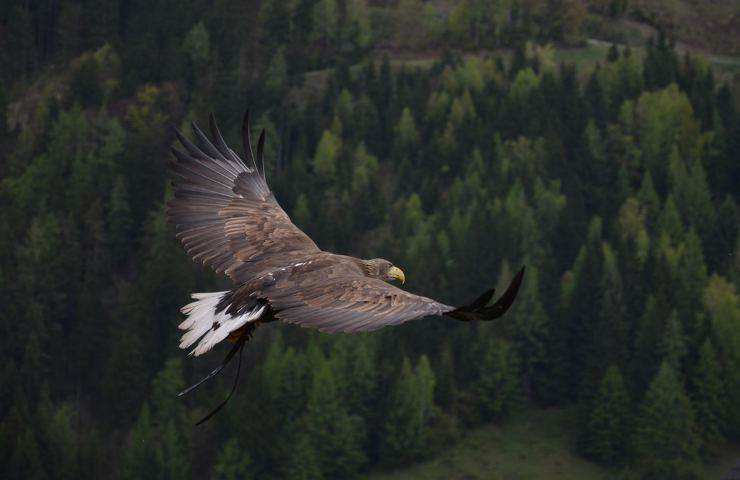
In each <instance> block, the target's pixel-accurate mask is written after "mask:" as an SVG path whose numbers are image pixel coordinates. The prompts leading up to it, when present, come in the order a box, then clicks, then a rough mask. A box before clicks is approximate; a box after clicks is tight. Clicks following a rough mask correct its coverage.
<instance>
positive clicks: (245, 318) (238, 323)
mask: <svg viewBox="0 0 740 480" xmlns="http://www.w3.org/2000/svg"><path fill="white" fill-rule="evenodd" d="M226 293H227V292H206V293H193V294H192V295H191V297H192V298H193V299H194V300H196V301H195V302H192V303H189V304H187V305H185V306H184V307H182V308H181V309H180V311H181V312H182V313H184V314H185V315H187V318H186V319H185V321H183V322H182V323H181V324H180V325H179V326H178V328H179V329H180V330H186V332H185V334H184V335H183V336H182V338H181V339H180V348H182V349H185V348H188V347H190V346H191V345H193V344H194V343H195V342H198V339H200V341H199V342H198V345H196V347H195V348H194V349H193V350H192V351H191V352H190V354H191V355H195V356H198V355H201V354H203V353H205V352H207V351H208V350H210V349H212V348H213V347H214V346H215V345H216V344H217V343H218V342H220V341H221V340H223V339H225V338H226V337H228V336H229V333H231V332H233V331H234V330H236V329H238V328H241V327H242V326H243V325H245V324H246V323H248V322H253V321H255V320H257V319H258V318H260V316H261V315H262V313H263V312H264V311H265V306H264V305H259V306H256V307H255V308H253V309H252V310H250V311H249V312H247V313H245V314H244V315H239V316H236V317H232V316H231V315H229V314H227V313H226V309H224V310H222V311H220V312H218V313H216V306H217V305H218V302H219V301H221V298H222V297H223V296H224V294H226ZM214 326H216V328H214ZM201 337H202V338H201Z"/></svg>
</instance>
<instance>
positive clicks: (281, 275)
mask: <svg viewBox="0 0 740 480" xmlns="http://www.w3.org/2000/svg"><path fill="white" fill-rule="evenodd" d="M210 127H211V134H212V136H213V140H209V139H208V138H207V137H206V135H205V134H204V133H203V132H202V131H201V130H200V129H199V128H198V127H197V126H196V125H195V124H193V131H194V134H195V136H196V138H197V145H195V144H193V143H191V142H190V141H189V140H188V139H187V138H185V137H184V136H183V135H182V134H180V133H179V132H177V136H178V138H179V140H180V142H181V143H182V145H183V147H185V150H186V151H185V152H182V151H179V150H175V149H173V153H174V155H175V157H176V159H177V160H176V161H173V162H172V164H171V169H172V172H173V174H174V199H173V200H171V201H170V202H169V203H168V210H167V214H168V217H169V219H170V220H171V221H172V222H173V223H174V224H175V227H176V230H177V237H178V238H179V239H180V240H181V241H182V243H183V245H184V247H185V249H186V251H187V252H188V254H189V255H190V256H192V258H193V260H194V261H197V262H201V263H203V264H205V265H208V266H210V267H212V268H213V269H214V270H215V271H216V272H218V273H224V274H226V275H228V276H229V277H230V278H231V280H232V281H233V283H234V288H233V289H232V290H228V291H224V292H212V293H196V294H193V298H194V299H195V300H196V301H195V302H193V303H191V304H189V305H187V306H185V307H183V309H182V312H183V313H185V314H186V315H187V319H186V320H185V321H184V322H182V324H181V325H180V328H181V329H183V330H186V332H185V334H184V335H183V337H182V340H181V342H180V347H181V348H188V347H190V346H192V345H194V344H196V342H197V345H196V347H195V348H194V349H193V351H192V352H191V353H193V354H195V355H200V354H202V353H204V352H206V351H208V350H210V349H211V348H213V346H214V345H216V344H217V343H219V342H220V341H222V340H224V339H226V338H230V339H231V340H236V341H238V340H239V339H241V338H244V337H245V336H247V337H248V335H249V334H251V332H252V331H253V330H254V327H256V325H257V324H259V323H263V322H266V321H272V320H282V321H285V322H288V323H294V324H298V325H301V326H304V327H314V328H318V329H319V330H322V331H325V332H332V333H334V332H360V331H371V330H376V329H378V328H381V327H383V326H386V325H398V324H400V323H403V322H406V321H409V320H413V319H417V318H423V317H426V316H431V315H449V316H451V317H453V318H456V319H458V320H491V319H493V318H496V317H498V316H500V315H502V314H503V313H504V312H505V311H506V310H507V309H508V307H509V306H510V305H511V303H512V302H513V300H514V297H515V296H516V293H517V291H518V288H519V285H520V283H521V279H522V275H523V269H522V271H520V273H519V274H518V275H517V276H516V277H515V279H514V280H513V281H512V284H511V285H510V286H509V288H508V290H507V291H506V293H504V295H503V296H502V297H501V299H500V300H499V301H498V302H496V303H495V304H494V305H492V306H490V307H488V306H486V304H487V303H488V302H489V301H490V299H491V297H492V295H493V290H489V291H487V292H485V293H484V294H483V295H481V296H480V297H479V298H478V300H476V301H475V302H474V303H473V304H471V305H470V306H467V307H460V308H455V307H451V306H449V305H445V304H443V303H440V302H437V301H435V300H432V299H430V298H426V297H422V296H418V295H414V294H411V293H408V292H405V291H404V290H401V289H399V288H397V287H395V286H393V285H390V284H389V283H387V282H388V281H391V280H394V279H398V280H401V281H402V282H403V280H404V279H405V277H404V274H403V272H402V271H401V270H400V269H399V268H397V267H395V266H393V264H392V263H391V262H389V261H387V260H383V259H373V260H363V259H359V258H355V257H350V256H346V255H337V254H334V253H330V252H325V251H322V250H321V249H319V247H318V246H317V245H316V244H315V243H314V242H313V240H311V239H310V238H309V237H308V236H307V235H306V234H305V233H303V232H302V231H301V230H300V229H298V228H297V227H296V226H295V225H294V224H293V223H292V222H291V221H290V218H289V217H288V215H287V214H286V213H285V212H284V211H283V209H282V208H280V205H278V203H277V201H276V200H275V196H274V195H273V194H272V192H271V191H270V188H269V187H268V186H267V182H266V180H265V175H264V168H263V171H261V172H260V170H259V169H258V168H257V161H256V160H255V156H254V154H253V153H252V145H251V140H250V135H249V120H248V115H247V116H246V117H245V121H244V125H243V129H242V133H243V137H244V150H245V156H246V159H247V162H246V163H245V162H244V161H242V159H241V158H239V156H238V155H237V154H236V153H235V152H234V151H233V150H231V149H230V148H229V147H228V146H227V145H226V143H225V142H224V140H223V138H222V136H221V133H220V132H219V130H218V127H217V126H216V123H215V120H214V119H213V116H211V117H210ZM263 145H264V131H263V132H262V134H261V135H260V139H259V142H258V146H257V159H258V160H259V161H260V162H262V152H263ZM247 165H250V166H247ZM229 358H230V357H229Z"/></svg>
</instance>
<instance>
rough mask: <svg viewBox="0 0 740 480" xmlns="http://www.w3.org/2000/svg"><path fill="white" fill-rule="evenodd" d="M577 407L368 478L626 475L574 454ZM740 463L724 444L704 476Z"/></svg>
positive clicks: (542, 414) (576, 479)
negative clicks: (423, 460)
mask: <svg viewBox="0 0 740 480" xmlns="http://www.w3.org/2000/svg"><path fill="white" fill-rule="evenodd" d="M576 414H577V412H576V410H575V409H573V408H568V409H554V408H552V409H546V410H530V411H525V412H521V413H519V414H517V415H516V416H515V417H514V418H512V419H510V420H508V421H506V422H505V423H504V424H503V425H500V426H499V425H487V426H484V427H480V428H477V429H474V430H471V431H468V432H466V434H465V436H464V437H463V438H462V439H461V440H460V441H459V442H458V443H457V444H455V445H451V446H450V448H449V449H448V450H446V451H443V452H441V453H439V454H438V455H437V456H436V458H434V459H431V460H428V461H426V462H423V463H419V464H416V465H412V466H410V467H407V468H404V469H398V470H394V471H390V472H375V473H372V474H369V475H367V476H366V477H365V478H366V479H367V480H418V479H425V480H427V479H428V480H448V479H461V480H463V479H464V480H484V479H485V480H489V479H490V480H497V479H507V480H509V479H511V480H524V479H555V480H557V479H571V480H586V479H589V480H597V479H619V478H623V477H624V473H623V472H622V471H620V470H612V469H607V468H604V467H601V466H599V465H597V464H595V463H592V462H589V461H588V460H585V459H583V458H581V457H579V456H578V455H577V454H576V453H575V445H574V444H575V431H576ZM738 461H740V445H724V446H722V447H721V448H719V449H718V451H717V457H716V459H715V460H713V461H712V462H711V463H709V464H706V465H701V466H699V473H700V475H701V478H707V479H718V478H722V475H724V473H725V472H727V471H728V470H729V469H730V468H731V467H732V466H733V465H734V464H735V463H737V462H738Z"/></svg>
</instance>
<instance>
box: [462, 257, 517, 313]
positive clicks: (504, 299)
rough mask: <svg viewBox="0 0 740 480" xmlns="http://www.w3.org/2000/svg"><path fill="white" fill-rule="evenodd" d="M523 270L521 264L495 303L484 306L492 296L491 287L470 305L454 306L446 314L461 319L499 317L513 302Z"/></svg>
mask: <svg viewBox="0 0 740 480" xmlns="http://www.w3.org/2000/svg"><path fill="white" fill-rule="evenodd" d="M524 270H525V267H524V266H522V268H521V269H520V270H519V272H517V274H516V275H515V276H514V278H513V279H512V280H511V283H510V284H509V287H508V288H507V289H506V291H505V292H504V294H503V295H501V297H500V298H499V299H498V300H496V303H494V304H493V305H491V306H490V307H486V304H487V303H488V302H489V301H490V300H491V297H493V293H494V290H493V289H491V290H488V291H486V292H484V293H483V295H481V296H480V297H478V298H477V299H476V300H475V301H474V302H473V303H471V304H470V305H466V306H464V307H459V308H456V309H455V310H452V311H451V312H448V313H447V315H449V316H451V317H453V318H456V319H458V320H463V321H471V320H480V321H488V320H493V319H495V318H498V317H500V316H501V315H503V314H504V313H506V311H507V310H509V308H510V307H511V305H512V304H513V303H514V300H515V299H516V296H517V294H518V293H519V287H521V285H522V280H523V279H524Z"/></svg>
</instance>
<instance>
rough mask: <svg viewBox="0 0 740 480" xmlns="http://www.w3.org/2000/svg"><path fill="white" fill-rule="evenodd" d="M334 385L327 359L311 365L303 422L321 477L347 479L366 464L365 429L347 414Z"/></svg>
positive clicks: (335, 381) (360, 420) (353, 416)
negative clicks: (310, 379) (308, 391)
mask: <svg viewBox="0 0 740 480" xmlns="http://www.w3.org/2000/svg"><path fill="white" fill-rule="evenodd" d="M338 383H339V380H338V379H337V377H336V375H335V374H334V372H333V369H332V366H331V364H330V362H329V361H328V360H323V361H320V362H318V364H317V365H314V367H313V383H312V385H311V390H310V393H309V396H308V404H307V405H306V413H305V415H304V417H303V422H304V428H305V432H306V435H307V436H308V437H307V438H308V440H309V442H310V443H311V444H312V445H313V448H314V450H315V452H316V462H317V464H318V466H319V469H320V471H321V473H322V474H323V476H325V477H327V478H350V477H353V476H355V475H356V474H357V473H358V472H359V470H360V469H361V468H362V466H363V465H364V464H365V462H367V458H366V456H365V454H364V452H363V450H362V444H363V441H364V438H365V429H364V428H363V423H362V419H361V418H360V417H358V416H357V415H354V414H350V413H348V412H347V410H346V407H345V405H344V403H343V400H342V397H341V395H340V392H341V391H342V388H341V386H340V385H338Z"/></svg>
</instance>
